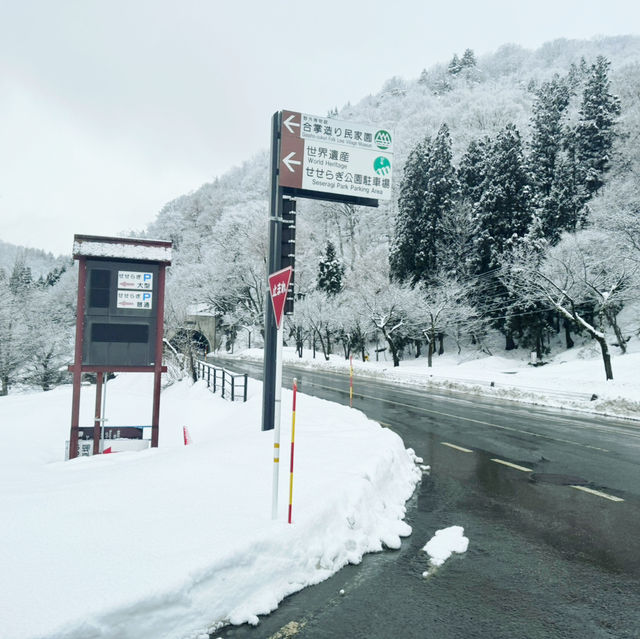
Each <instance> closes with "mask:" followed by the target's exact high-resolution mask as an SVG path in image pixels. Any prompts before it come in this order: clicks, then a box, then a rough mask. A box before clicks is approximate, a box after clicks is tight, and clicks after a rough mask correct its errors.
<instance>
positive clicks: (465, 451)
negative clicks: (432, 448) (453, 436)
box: [440, 442, 473, 453]
mask: <svg viewBox="0 0 640 639" xmlns="http://www.w3.org/2000/svg"><path fill="white" fill-rule="evenodd" d="M440 443H441V444H442V445H443V446H448V447H449V448H455V449H456V450H460V451H462V452H463V453H472V452H473V451H472V450H469V449H468V448H462V446H456V445H455V444H450V443H449V442H440Z"/></svg>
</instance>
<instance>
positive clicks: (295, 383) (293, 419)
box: [289, 377, 298, 523]
mask: <svg viewBox="0 0 640 639" xmlns="http://www.w3.org/2000/svg"><path fill="white" fill-rule="evenodd" d="M297 395H298V380H297V379H296V378H295V377H294V378H293V412H292V417H291V467H290V471H289V523H291V510H292V508H293V446H294V444H295V441H296V396H297Z"/></svg>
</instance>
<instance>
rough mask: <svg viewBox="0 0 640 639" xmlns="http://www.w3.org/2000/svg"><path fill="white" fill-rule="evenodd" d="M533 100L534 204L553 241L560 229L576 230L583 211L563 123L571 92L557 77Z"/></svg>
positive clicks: (564, 82) (531, 173) (532, 174)
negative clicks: (579, 216) (579, 213)
mask: <svg viewBox="0 0 640 639" xmlns="http://www.w3.org/2000/svg"><path fill="white" fill-rule="evenodd" d="M536 97H537V99H536V102H535V103H534V105H533V115H532V117H531V127H532V137H531V153H530V156H529V168H530V177H531V186H532V190H533V202H534V206H535V211H536V215H537V216H538V218H539V219H540V221H541V230H542V232H543V234H544V236H545V237H546V238H548V239H549V240H550V241H551V242H556V241H558V239H559V238H560V234H561V232H562V231H563V230H570V229H574V228H575V227H576V225H577V213H578V211H579V210H580V209H581V208H582V202H581V201H580V200H579V198H576V195H577V193H576V192H577V188H578V186H577V183H576V181H575V179H574V178H575V171H574V170H573V167H574V163H573V154H572V153H571V152H570V150H569V148H568V140H567V139H566V138H565V133H566V129H565V127H564V124H563V122H564V119H565V117H566V112H567V108H568V106H569V102H570V98H571V89H570V87H569V83H568V81H567V80H563V79H561V78H560V77H559V76H557V75H556V76H555V77H554V78H553V79H552V80H551V81H549V82H545V83H544V84H543V85H542V86H541V87H540V90H539V91H538V92H537V96H536Z"/></svg>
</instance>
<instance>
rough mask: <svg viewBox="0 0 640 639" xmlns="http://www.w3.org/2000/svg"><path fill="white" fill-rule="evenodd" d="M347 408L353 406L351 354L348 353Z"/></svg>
mask: <svg viewBox="0 0 640 639" xmlns="http://www.w3.org/2000/svg"><path fill="white" fill-rule="evenodd" d="M349 408H353V355H349Z"/></svg>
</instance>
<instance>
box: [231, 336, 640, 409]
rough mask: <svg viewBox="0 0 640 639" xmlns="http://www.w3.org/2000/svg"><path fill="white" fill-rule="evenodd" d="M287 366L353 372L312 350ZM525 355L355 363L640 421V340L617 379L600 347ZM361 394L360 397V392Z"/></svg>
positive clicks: (368, 370)
mask: <svg viewBox="0 0 640 639" xmlns="http://www.w3.org/2000/svg"><path fill="white" fill-rule="evenodd" d="M236 357H238V358H245V359H250V360H261V359H262V350H260V349H248V350H246V351H244V352H243V353H240V354H238V355H237V356H236ZM284 359H285V361H287V362H289V363H291V364H295V365H298V366H304V367H309V368H321V369H325V370H326V369H329V370H335V371H342V372H348V370H349V362H348V361H347V360H345V359H344V357H341V356H339V355H331V356H330V360H329V361H325V360H324V357H323V356H322V353H318V355H317V357H316V359H312V358H311V352H310V351H308V350H306V351H305V352H304V358H302V359H301V358H299V357H297V355H296V352H295V349H293V348H285V349H284ZM529 362H530V359H529V357H528V355H527V354H526V353H524V351H523V350H522V349H520V350H516V351H511V352H510V356H505V355H502V356H499V355H493V356H486V355H484V354H482V353H479V352H475V353H472V354H468V353H467V354H466V355H461V356H458V355H452V354H447V355H443V356H441V357H438V356H434V358H433V367H432V368H428V367H427V363H426V359H425V358H424V357H422V358H418V359H415V358H407V359H404V360H402V361H401V362H400V366H399V367H394V366H393V365H392V363H391V362H389V361H382V360H381V361H379V362H376V361H367V362H362V361H361V360H357V359H356V358H354V360H353V366H354V370H355V376H356V384H357V377H358V376H365V377H373V378H377V379H382V380H386V381H392V382H400V383H403V384H412V385H415V386H422V387H424V386H429V387H436V388H444V389H452V390H463V391H465V392H471V393H476V394H481V395H491V396H495V397H501V398H504V399H510V400H514V401H520V402H525V403H530V404H539V405H544V406H555V407H558V408H571V409H574V410H581V411H588V412H595V413H600V414H604V415H612V416H619V417H625V418H631V419H640V385H638V383H637V379H636V377H637V371H638V370H639V369H640V340H638V339H636V338H634V339H632V340H631V341H630V342H629V344H628V352H627V353H626V354H625V355H621V354H619V353H617V351H616V349H612V362H613V374H614V379H613V380H610V381H606V380H605V375H604V368H603V364H602V357H601V355H600V352H599V349H598V347H597V345H596V344H593V343H592V342H589V341H585V343H584V344H582V345H577V346H576V347H575V348H573V349H571V350H564V351H562V352H559V353H558V354H557V355H555V356H554V357H550V358H549V359H547V360H545V365H544V366H531V365H530V363H529ZM356 392H357V391H356Z"/></svg>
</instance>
